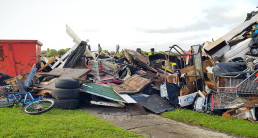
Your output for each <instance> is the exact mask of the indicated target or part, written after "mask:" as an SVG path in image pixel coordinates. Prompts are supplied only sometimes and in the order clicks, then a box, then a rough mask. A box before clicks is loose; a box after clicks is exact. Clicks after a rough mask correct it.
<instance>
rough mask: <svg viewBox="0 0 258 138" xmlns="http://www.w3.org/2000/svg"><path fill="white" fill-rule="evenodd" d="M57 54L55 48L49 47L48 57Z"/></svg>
mask: <svg viewBox="0 0 258 138" xmlns="http://www.w3.org/2000/svg"><path fill="white" fill-rule="evenodd" d="M56 55H57V51H56V50H55V49H49V51H48V52H47V57H53V56H56Z"/></svg>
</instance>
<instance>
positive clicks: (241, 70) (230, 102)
mask: <svg viewBox="0 0 258 138" xmlns="http://www.w3.org/2000/svg"><path fill="white" fill-rule="evenodd" d="M67 33H68V34H69V35H70V36H71V37H72V38H73V39H74V42H75V43H76V45H75V46H74V47H72V48H71V49H70V51H68V52H67V53H66V54H64V55H63V56H62V57H54V58H53V59H51V60H49V61H47V62H46V64H45V65H44V66H42V67H41V68H38V72H37V73H36V72H35V73H32V72H30V74H29V75H28V74H23V75H19V76H17V77H18V78H19V79H20V80H21V81H23V82H24V83H26V84H27V87H29V88H31V89H33V91H35V92H36V94H38V95H41V94H48V96H49V97H53V98H55V106H56V108H62V109H74V108H79V106H80V105H100V106H111V107H121V108H126V107H128V106H129V105H132V104H137V105H139V107H144V108H145V109H147V111H151V112H154V113H157V114H159V113H162V112H165V111H169V110H174V109H176V108H178V107H184V108H190V109H193V110H195V111H198V112H204V113H209V114H219V115H222V116H224V117H236V118H243V119H248V120H250V121H253V122H254V121H256V120H257V118H256V117H257V115H258V110H255V109H257V108H256V107H257V106H258V14H257V12H252V13H250V14H248V16H247V19H246V20H245V21H244V22H243V23H242V24H240V25H239V26H237V27H236V28H234V29H233V30H231V31H230V32H229V33H227V34H226V35H224V36H222V37H221V38H219V39H218V40H216V41H214V42H205V43H203V44H202V45H193V46H191V49H190V50H189V51H187V52H186V51H184V50H182V49H181V48H180V47H179V46H178V45H173V46H171V47H169V51H166V52H164V54H160V53H158V54H153V55H150V56H146V55H143V54H141V53H138V52H136V51H134V50H130V49H124V50H123V51H122V53H123V56H121V57H116V56H115V55H116V54H114V56H110V55H108V54H107V55H106V56H104V57H103V56H101V55H100V53H101V51H102V50H101V49H102V48H101V46H100V45H99V46H98V51H91V48H90V46H89V45H88V42H86V41H82V40H81V39H79V37H78V36H76V35H75V33H74V32H73V31H72V30H71V29H70V28H69V27H68V26H67ZM118 51H119V46H117V49H116V52H118ZM172 53H174V54H172ZM175 53H176V54H175ZM31 74H32V75H33V77H28V76H31ZM0 83H2V84H1V85H3V84H5V85H8V86H10V85H12V86H16V85H17V84H16V82H15V78H9V77H8V75H2V77H1V80H0ZM2 88H3V87H2ZM13 89H14V90H18V89H17V88H16V87H13ZM2 91H3V90H2Z"/></svg>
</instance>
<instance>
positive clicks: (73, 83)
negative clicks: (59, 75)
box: [55, 79, 80, 89]
mask: <svg viewBox="0 0 258 138" xmlns="http://www.w3.org/2000/svg"><path fill="white" fill-rule="evenodd" d="M55 87H56V88H61V89H77V88H80V83H79V81H78V80H71V79H60V80H57V82H56V83H55Z"/></svg>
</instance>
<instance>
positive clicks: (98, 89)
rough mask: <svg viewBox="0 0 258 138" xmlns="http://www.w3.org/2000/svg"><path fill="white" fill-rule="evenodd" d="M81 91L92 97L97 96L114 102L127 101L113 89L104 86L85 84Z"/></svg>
mask: <svg viewBox="0 0 258 138" xmlns="http://www.w3.org/2000/svg"><path fill="white" fill-rule="evenodd" d="M81 89H83V90H84V91H85V92H87V93H89V94H92V95H96V96H99V97H103V98H106V99H109V100H113V101H118V102H125V100H123V99H122V98H121V97H120V96H119V95H118V94H117V93H116V92H115V91H114V90H113V89H112V88H110V87H108V86H105V85H102V84H97V83H83V84H82V86H81Z"/></svg>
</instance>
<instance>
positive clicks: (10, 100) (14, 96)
mask: <svg viewBox="0 0 258 138" xmlns="http://www.w3.org/2000/svg"><path fill="white" fill-rule="evenodd" d="M22 98H24V99H23V100H22ZM29 99H31V100H29ZM22 101H23V102H22ZM18 103H22V108H23V111H24V112H25V113H28V114H31V115H37V114H41V113H44V112H47V111H49V110H50V109H52V108H53V106H54V100H53V99H47V98H44V95H41V96H39V97H37V98H34V97H33V96H32V94H31V92H30V91H29V92H26V93H19V92H4V93H2V94H1V95H0V107H12V106H14V104H18Z"/></svg>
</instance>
